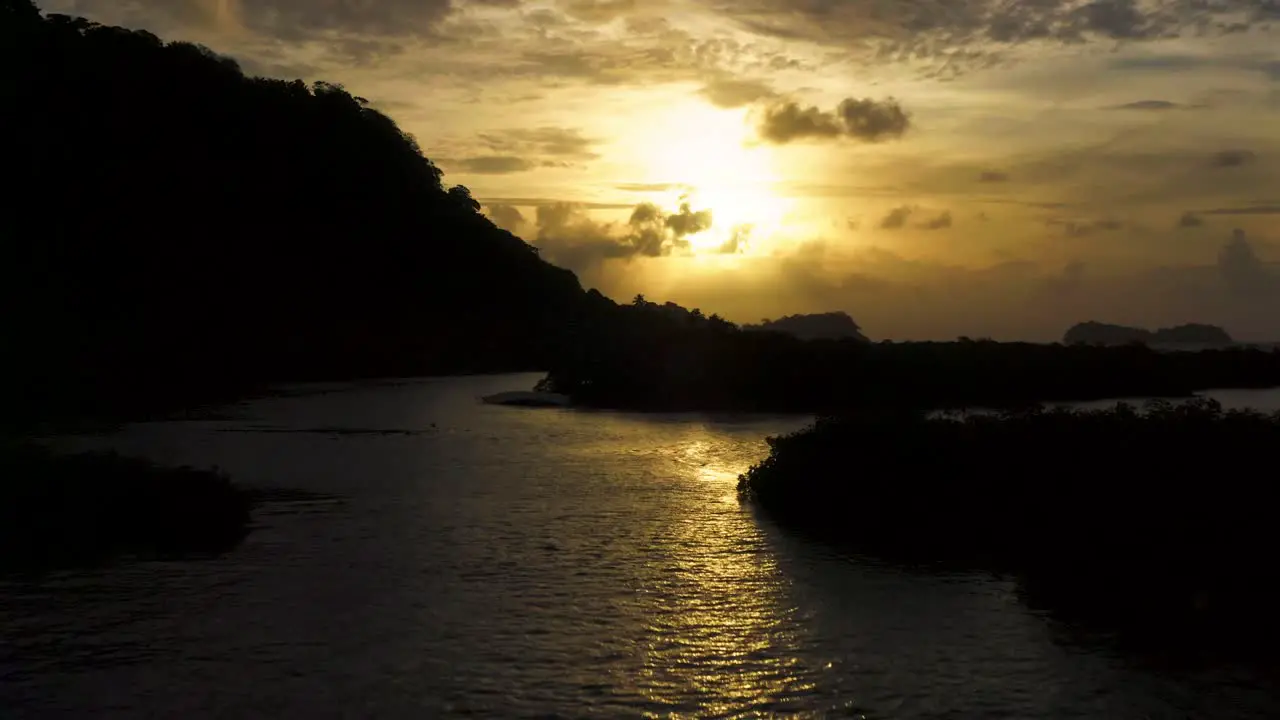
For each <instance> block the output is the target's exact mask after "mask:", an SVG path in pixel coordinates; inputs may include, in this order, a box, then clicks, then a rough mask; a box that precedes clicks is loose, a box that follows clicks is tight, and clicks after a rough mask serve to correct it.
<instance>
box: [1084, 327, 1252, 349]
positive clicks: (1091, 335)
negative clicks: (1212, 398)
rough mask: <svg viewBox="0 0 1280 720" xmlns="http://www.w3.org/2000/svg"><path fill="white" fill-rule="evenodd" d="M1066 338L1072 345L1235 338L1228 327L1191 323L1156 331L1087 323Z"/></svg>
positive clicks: (1196, 342) (1201, 342) (1209, 341)
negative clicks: (1229, 333)
mask: <svg viewBox="0 0 1280 720" xmlns="http://www.w3.org/2000/svg"><path fill="white" fill-rule="evenodd" d="M1062 341H1063V342H1064V343H1066V344H1068V345H1075V344H1086V345H1126V344H1129V343H1143V344H1148V345H1224V346H1225V345H1231V344H1232V343H1233V342H1234V341H1233V340H1232V339H1231V336H1230V335H1228V334H1227V331H1226V330H1223V329H1222V328H1220V327H1217V326H1214V325H1200V324H1196V323H1190V324H1187V325H1178V326H1176V327H1171V328H1161V329H1159V330H1156V331H1155V332H1151V331H1150V330H1144V329H1143V328H1135V327H1125V326H1123V325H1108V324H1107V323H1100V322H1093V321H1090V322H1084V323H1080V324H1078V325H1073V326H1072V327H1071V329H1069V330H1067V333H1066V335H1064V336H1063V338H1062Z"/></svg>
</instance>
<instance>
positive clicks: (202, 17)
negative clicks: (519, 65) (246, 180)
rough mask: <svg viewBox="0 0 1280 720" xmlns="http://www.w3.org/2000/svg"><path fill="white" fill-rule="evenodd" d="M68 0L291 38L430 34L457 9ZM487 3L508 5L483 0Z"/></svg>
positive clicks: (379, 3) (446, 3) (248, 0)
mask: <svg viewBox="0 0 1280 720" xmlns="http://www.w3.org/2000/svg"><path fill="white" fill-rule="evenodd" d="M473 1H474V0H473ZM55 4H57V5H60V6H61V5H67V4H68V3H67V2H58V3H55ZM69 4H70V5H71V6H72V11H73V12H75V13H76V14H82V15H86V16H106V17H111V16H113V15H119V14H121V13H122V12H125V11H126V8H129V6H132V7H136V8H138V11H139V12H140V13H141V14H143V15H144V16H145V17H147V18H149V19H151V20H153V21H158V22H160V23H162V24H164V23H172V24H177V25H181V26H186V27H190V26H208V27H220V28H226V27H237V28H243V29H247V30H250V31H253V32H256V33H260V34H263V35H268V36H272V37H277V38H281V39H286V40H298V39H306V38H309V37H313V36H315V35H317V34H323V33H329V32H334V31H337V32H343V33H354V34H361V35H372V36H381V37H403V36H407V35H413V34H427V33H430V32H431V31H432V30H433V28H434V27H435V26H436V25H437V24H438V23H439V22H440V21H441V20H443V19H444V18H445V17H447V16H448V15H449V13H450V12H452V10H453V3H452V2H451V1H450V0H328V1H320V0H135V2H133V3H122V2H120V0H75V2H71V3H69ZM482 4H488V5H503V4H507V3H505V2H502V1H501V0H497V1H495V0H482ZM130 9H131V8H130Z"/></svg>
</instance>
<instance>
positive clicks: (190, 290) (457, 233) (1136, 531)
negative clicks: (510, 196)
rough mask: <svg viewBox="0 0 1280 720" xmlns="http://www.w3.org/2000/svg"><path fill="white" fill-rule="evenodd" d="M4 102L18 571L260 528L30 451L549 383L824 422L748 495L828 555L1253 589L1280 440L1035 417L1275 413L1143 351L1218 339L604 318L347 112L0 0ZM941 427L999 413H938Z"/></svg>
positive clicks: (190, 50) (214, 505) (185, 492)
mask: <svg viewBox="0 0 1280 720" xmlns="http://www.w3.org/2000/svg"><path fill="white" fill-rule="evenodd" d="M0 74H2V76H3V77H2V79H0V106H2V107H4V108H5V126H4V129H3V132H0V152H2V156H3V157H4V158H5V170H6V172H7V173H8V174H9V175H10V176H11V178H12V179H15V182H12V183H10V185H9V186H8V187H7V189H6V191H5V192H4V193H3V194H0V241H2V247H3V250H2V252H3V258H0V293H3V294H4V296H3V298H2V300H3V303H2V305H0V306H2V307H3V311H2V312H3V313H4V317H3V323H4V324H3V327H4V333H5V341H6V342H5V347H6V348H7V350H8V352H7V353H6V355H7V356H8V359H9V360H10V363H9V365H8V367H7V370H6V372H5V373H4V375H3V376H2V377H0V402H2V406H3V408H4V412H3V413H2V417H3V421H4V433H5V435H6V436H7V437H8V438H9V440H7V441H6V443H5V444H4V445H3V446H0V466H3V468H4V469H5V473H4V478H5V479H4V486H3V497H2V498H0V500H3V502H2V503H0V505H2V506H3V507H4V508H6V510H5V512H6V513H7V514H6V515H5V516H4V517H0V525H3V533H4V535H3V541H4V543H5V544H6V547H10V546H11V545H10V544H12V543H17V544H21V543H23V542H24V541H26V540H33V543H34V545H38V546H40V547H41V548H44V549H46V550H48V551H49V554H57V555H69V556H71V555H78V554H82V553H83V552H86V551H89V550H93V549H97V548H105V547H113V548H114V547H123V548H135V549H136V548H138V547H140V546H146V547H151V548H155V549H156V550H155V551H156V552H161V553H163V552H166V551H168V550H169V549H173V548H214V549H216V548H220V547H226V546H227V545H228V544H233V543H234V542H235V539H236V538H238V537H241V536H242V534H243V531H244V528H245V527H246V522H247V520H246V518H247V513H248V511H249V507H250V506H251V504H252V503H251V502H250V501H249V500H247V499H246V498H247V497H248V496H247V495H246V494H245V493H244V491H242V490H240V489H237V488H236V487H235V486H234V484H233V483H231V482H230V481H229V480H227V479H226V478H224V477H222V476H220V475H218V474H216V473H206V472H203V471H194V470H183V469H176V470H170V469H164V468H155V467H152V466H150V465H147V464H145V463H140V462H137V461H131V460H127V459H123V458H115V457H109V456H83V457H70V458H68V457H60V456H56V455H53V454H51V453H48V452H46V451H43V450H39V449H35V446H33V445H31V444H30V443H29V442H28V441H29V440H30V438H31V437H32V436H34V435H39V434H40V433H48V432H52V431H56V430H58V429H60V428H65V427H67V425H68V423H69V422H71V421H81V420H85V419H89V420H102V421H117V420H121V419H128V418H134V417H143V416H149V415H153V414H156V413H162V412H165V411H168V410H173V409H177V408H182V407H189V406H193V405H198V404H202V403H208V402H217V401H223V400H228V399H231V398H235V397H239V396H242V395H244V394H246V393H250V392H254V391H255V390H257V389H258V388H262V387H264V386H267V385H269V384H272V383H277V382H283V381H308V380H347V379H355V378H365V377H376V376H414V375H430V374H460V373H482V372H500V371H532V370H536V371H546V372H547V375H546V378H545V379H544V380H543V381H542V383H541V385H540V387H541V389H544V390H549V391H554V392H558V393H563V394H565V395H568V396H570V398H572V400H573V401H574V402H575V403H577V404H581V405H588V406H595V407H609V408H623V409H633V410H700V411H711V410H716V411H720V410H750V411H773V412H797V413H810V414H821V415H823V416H824V418H825V419H823V420H822V421H820V422H819V423H818V424H817V425H816V426H815V427H814V428H812V429H811V430H809V431H807V432H804V433H800V434H797V435H794V436H790V437H786V438H779V439H776V440H775V441H774V442H773V447H772V453H771V455H770V457H769V458H768V459H767V460H765V461H764V462H763V463H762V464H761V465H760V466H758V467H757V468H755V469H753V470H752V471H751V472H750V473H748V474H747V475H746V476H745V478H744V480H743V489H744V492H745V493H747V494H748V495H749V496H750V497H752V498H754V499H755V501H757V502H759V503H760V504H761V505H762V506H763V507H765V508H767V509H768V510H769V512H771V513H772V514H774V515H775V516H776V517H778V518H780V519H782V520H784V521H786V522H788V523H791V524H793V525H796V526H798V527H804V528H808V529H811V530H814V531H816V532H819V533H820V534H822V535H823V536H825V537H828V538H832V539H837V540H840V541H851V542H857V543H859V544H866V545H867V546H868V547H874V548H883V549H888V550H903V549H907V550H924V551H928V552H929V553H934V552H935V551H945V554H947V555H952V554H954V555H958V556H963V557H971V558H974V559H976V560H978V561H981V562H983V563H986V564H988V565H990V566H991V567H1001V568H1002V567H1009V568H1014V569H1018V570H1019V571H1020V572H1025V573H1029V575H1028V577H1030V576H1031V575H1035V574H1037V573H1046V572H1051V573H1052V574H1054V577H1076V575H1074V573H1087V574H1088V577H1090V578H1091V581H1095V580H1096V582H1098V583H1104V582H1105V583H1118V584H1117V585H1115V586H1114V587H1117V588H1121V589H1124V588H1129V587H1131V586H1133V585H1134V584H1135V583H1137V584H1139V585H1141V587H1143V588H1162V590H1161V591H1160V592H1161V593H1163V594H1162V597H1168V598H1182V597H1184V596H1187V592H1190V596H1191V597H1193V598H1200V597H1201V596H1202V595H1203V593H1202V591H1205V592H1208V593H1209V602H1211V603H1212V604H1213V606H1214V607H1218V606H1219V604H1220V603H1221V604H1222V605H1221V606H1223V607H1225V608H1232V607H1233V605H1232V603H1233V602H1236V600H1238V599H1239V598H1240V597H1244V596H1245V595H1243V594H1242V593H1237V592H1235V590H1236V589H1237V588H1244V587H1245V586H1248V585H1249V583H1252V582H1253V580H1255V579H1257V578H1258V577H1261V575H1256V574H1252V573H1251V572H1249V571H1248V569H1247V568H1246V567H1245V561H1244V560H1243V558H1247V557H1250V552H1252V550H1253V549H1256V548H1258V547H1261V546H1262V545H1261V544H1262V542H1263V538H1262V534H1263V528H1266V527H1269V525H1268V524H1267V523H1265V522H1263V521H1262V520H1261V519H1260V518H1258V517H1255V515H1256V514H1257V513H1260V512H1262V510H1263V509H1264V508H1267V507H1269V505H1268V504H1267V503H1265V502H1263V501H1262V496H1261V494H1260V493H1262V492H1263V488H1265V487H1266V484H1265V483H1258V484H1256V485H1255V484H1251V483H1254V477H1255V476H1254V475H1253V474H1252V473H1247V472H1243V471H1242V470H1241V469H1240V468H1241V467H1243V464H1248V463H1260V462H1262V463H1264V464H1265V463H1269V462H1270V460H1269V459H1267V458H1266V457H1264V456H1265V453H1269V452H1271V448H1274V447H1275V446H1276V445H1275V443H1276V440H1277V439H1280V431H1278V430H1277V426H1278V425H1280V421H1277V419H1276V418H1275V417H1270V418H1268V417H1263V416H1258V415H1250V414H1240V413H1224V412H1222V411H1221V410H1220V409H1217V408H1213V407H1209V406H1204V405H1193V406H1191V407H1190V408H1189V409H1179V408H1175V407H1172V406H1160V407H1158V408H1156V409H1155V410H1154V411H1152V412H1150V413H1148V414H1145V415H1144V414H1141V413H1135V412H1133V411H1131V410H1129V409H1118V410H1115V411H1112V412H1109V413H1100V414H1097V413H1092V414H1091V413H1070V412H1047V411H1040V410H1034V409H1031V410H1028V408H1035V407H1037V406H1038V405H1039V404H1040V403H1042V402H1046V401H1072V400H1089V399H1102V398H1115V397H1141V396H1147V397H1170V396H1188V395H1190V394H1192V393H1193V392H1195V391H1197V390H1202V389H1208V388H1215V387H1273V386H1277V385H1280V351H1273V352H1264V351H1261V350H1257V349H1249V348H1240V347H1223V348H1220V349H1212V350H1205V351H1201V352H1187V353H1161V352H1158V351H1156V350H1155V349H1152V348H1151V347H1150V346H1149V345H1150V343H1151V342H1156V341H1163V340H1164V339H1167V338H1169V337H1176V338H1182V337H1184V336H1194V337H1196V338H1203V337H1210V336H1213V335H1214V334H1213V333H1210V332H1207V331H1202V329H1198V330H1195V331H1194V332H1191V331H1187V330H1185V329H1173V330H1170V331H1160V332H1157V333H1154V334H1151V335H1150V336H1149V335H1147V334H1143V333H1145V331H1133V332H1129V331H1128V329H1125V332H1115V331H1112V330H1107V331H1105V332H1103V331H1101V330H1098V328H1096V327H1092V326H1088V327H1086V328H1085V329H1084V330H1080V329H1079V328H1076V329H1073V330H1072V332H1070V333H1068V337H1067V338H1066V342H1065V343H1063V344H1052V345H1044V344H1031V343H999V342H992V341H986V340H978V341H974V340H968V339H961V340H958V341H955V342H909V343H908V342H903V343H895V342H870V341H868V340H867V338H866V337H865V336H863V334H862V332H861V331H860V329H859V328H858V326H857V324H856V323H855V322H854V321H853V320H852V319H851V318H849V316H847V315H844V314H843V313H835V314H827V315H817V316H791V317H784V318H781V319H779V320H776V321H767V322H764V323H762V324H760V325H747V326H743V327H739V326H737V325H735V324H733V323H731V322H728V321H726V320H724V319H723V318H720V317H719V316H717V315H710V316H707V315H704V314H703V313H702V312H701V311H700V310H697V309H692V310H691V309H686V308H682V307H680V306H678V305H674V304H672V303H666V304H658V303H653V302H650V301H648V300H646V299H645V298H644V297H637V298H635V299H634V300H633V301H631V302H628V303H622V304H619V303H616V302H614V301H613V300H611V299H609V298H607V297H605V296H604V295H602V294H601V293H599V292H598V291H595V290H587V289H584V288H583V287H582V286H581V284H580V283H579V281H578V279H577V278H576V277H575V275H574V274H573V273H572V272H570V271H568V270H565V269H562V268H558V267H555V266H553V265H551V264H549V263H548V262H546V261H545V260H543V259H542V258H541V257H540V256H539V252H538V250H537V248H536V247H534V246H532V245H530V244H528V243H526V242H525V241H524V240H522V239H521V238H519V237H516V236H515V235H513V234H511V233H510V232H507V231H505V230H502V229H499V228H498V227H496V226H495V225H494V224H493V223H491V222H490V221H489V219H487V218H486V217H485V216H484V215H483V214H482V213H481V212H480V210H481V208H480V204H479V203H478V202H477V201H476V200H475V199H474V198H473V197H472V195H471V193H470V192H469V191H468V190H467V188H465V187H462V186H458V185H454V186H449V185H447V184H446V183H445V182H444V178H443V174H442V173H441V171H440V170H439V169H438V168H437V167H436V166H435V165H434V164H433V163H432V162H431V161H430V160H429V159H427V158H426V157H425V156H424V155H423V153H422V151H421V148H419V146H418V144H417V143H416V142H415V140H414V139H413V138H412V137H410V136H409V135H407V134H406V133H405V132H403V131H402V130H401V129H400V128H398V127H397V125H396V124H395V122H393V121H392V120H391V119H390V118H388V117H387V116H386V115H384V114H382V113H380V112H379V111H377V110H375V109H374V108H373V107H371V106H370V104H369V103H368V102H367V101H366V100H364V99H362V98H360V97H358V96H355V95H352V94H351V93H349V92H347V91H346V90H345V89H343V88H342V87H340V86H338V85H334V84H330V83H325V82H317V83H312V84H308V83H304V82H302V81H301V80H293V81H288V80H277V79H267V78H255V77H248V76H246V75H245V74H244V73H243V72H242V71H241V69H240V68H239V67H238V66H237V64H236V62H235V61H234V60H231V59H229V58H226V57H223V56H221V55H218V54H217V53H215V52H213V51H211V50H209V49H207V48H204V47H201V46H199V45H194V44H191V43H185V42H168V43H166V42H164V41H162V40H161V39H160V38H158V37H156V36H154V35H152V34H150V33H147V32H142V31H131V30H126V29H123V28H118V27H108V26H103V25H98V24H95V23H92V22H89V21H87V20H85V19H82V18H75V17H69V16H66V15H56V14H50V15H44V14H42V13H40V12H39V11H38V10H37V9H36V8H35V6H34V5H33V4H31V2H30V0H0ZM1162 333H1163V334H1164V335H1162ZM1121 336H1124V337H1126V338H1127V339H1123V340H1112V339H1111V338H1113V337H1121ZM1220 337H1225V333H1223V334H1222V335H1221V336H1220ZM1135 339H1136V340H1139V341H1140V342H1133V340H1135ZM1227 341H1228V342H1229V338H1227ZM1195 342H1200V340H1199V339H1196V340H1195ZM1222 344H1225V343H1222ZM961 408H997V409H1000V408H1003V409H1007V410H1010V411H1011V412H1006V413H1004V414H995V415H970V416H967V417H966V418H964V419H960V420H956V419H937V418H934V419H930V418H931V417H932V416H930V415H927V414H926V411H930V410H938V409H961ZM1015 410H1016V412H1013V411H1015ZM1264 451H1265V452H1264ZM1232 468H1234V469H1232ZM179 488H180V489H179ZM55 551H56V552H55ZM31 552H35V551H31ZM41 552H43V551H41ZM1235 558H1241V560H1240V561H1239V562H1237V561H1236V560H1235ZM1177 563H1182V565H1180V566H1178V567H1175V565H1176V564H1177ZM1059 571H1061V572H1059ZM1175 585H1176V588H1175V587H1174V586H1175ZM1098 587H1101V585H1098ZM1206 588H1207V590H1205V589H1206ZM1222 588H1226V589H1227V590H1228V591H1224V592H1223V593H1221V595H1222V597H1223V598H1228V599H1221V598H1220V597H1219V593H1218V592H1217V590H1218V589H1222ZM1165 590H1168V592H1165ZM1175 590H1176V592H1175ZM1184 591H1186V592H1184ZM1116 592H1119V591H1116ZM1144 592H1145V593H1146V594H1139V595H1136V596H1135V597H1148V596H1150V595H1151V593H1152V592H1155V591H1144ZM1242 592H1243V591H1242ZM1196 602H1199V600H1197V601H1196ZM1194 604H1195V603H1193V605H1194ZM1196 606H1197V607H1198V605H1196Z"/></svg>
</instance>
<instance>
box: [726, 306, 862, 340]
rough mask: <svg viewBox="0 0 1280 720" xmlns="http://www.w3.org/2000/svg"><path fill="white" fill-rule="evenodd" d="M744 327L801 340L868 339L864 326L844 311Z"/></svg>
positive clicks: (785, 318) (784, 318) (792, 316)
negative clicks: (864, 332) (859, 325)
mask: <svg viewBox="0 0 1280 720" xmlns="http://www.w3.org/2000/svg"><path fill="white" fill-rule="evenodd" d="M742 329H743V330H756V331H763V332H780V333H786V334H788V335H792V336H795V337H798V338H800V339H801V340H845V339H852V340H863V341H865V340H866V339H867V337H866V336H865V335H863V334H862V328H860V327H858V324H857V323H856V322H854V321H853V318H851V317H849V315H848V314H847V313H843V312H829V313H814V314H811V315H787V316H786V317H781V318H778V319H777V320H769V319H765V320H762V321H760V324H759V325H743V326H742Z"/></svg>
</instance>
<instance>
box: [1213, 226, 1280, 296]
mask: <svg viewBox="0 0 1280 720" xmlns="http://www.w3.org/2000/svg"><path fill="white" fill-rule="evenodd" d="M1218 272H1219V273H1220V274H1221V277H1222V281H1223V283H1224V284H1225V285H1226V286H1227V288H1228V289H1229V290H1230V291H1231V292H1232V293H1233V294H1234V295H1236V296H1240V297H1244V298H1246V299H1248V300H1251V301H1259V302H1261V301H1269V300H1273V299H1280V273H1277V272H1276V271H1275V270H1274V269H1273V268H1271V267H1269V266H1268V265H1267V264H1265V263H1263V262H1262V260H1261V259H1260V258H1259V257H1258V254H1257V253H1256V252H1255V251H1254V248H1253V245H1252V244H1251V243H1250V242H1249V239H1248V237H1247V235H1246V234H1245V231H1244V230H1240V229H1238V228H1237V229H1236V230H1235V231H1234V232H1233V233H1232V236H1231V240H1229V241H1227V243H1226V244H1225V245H1223V247H1222V250H1221V251H1220V252H1219V253H1218Z"/></svg>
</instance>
